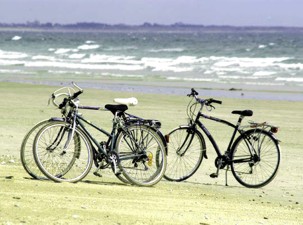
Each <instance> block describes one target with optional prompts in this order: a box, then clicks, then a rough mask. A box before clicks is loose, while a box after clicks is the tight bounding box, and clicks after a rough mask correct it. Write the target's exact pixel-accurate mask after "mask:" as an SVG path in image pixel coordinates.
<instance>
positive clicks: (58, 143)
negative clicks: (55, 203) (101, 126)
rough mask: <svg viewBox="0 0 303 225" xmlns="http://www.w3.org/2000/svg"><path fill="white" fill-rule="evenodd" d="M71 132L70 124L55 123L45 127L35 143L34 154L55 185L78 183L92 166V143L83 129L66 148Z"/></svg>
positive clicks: (45, 173)
mask: <svg viewBox="0 0 303 225" xmlns="http://www.w3.org/2000/svg"><path fill="white" fill-rule="evenodd" d="M69 131H70V126H69V123H66V122H54V123H52V124H48V125H46V126H44V127H43V128H42V129H41V130H40V131H39V133H38V134H37V135H36V138H35V141H34V146H33V154H34V158H35V161H36V163H37V165H38V167H39V169H40V170H41V171H42V172H43V174H44V175H45V176H46V177H48V178H49V179H51V180H53V181H55V182H72V183H75V182H78V181H80V180H82V179H83V178H84V177H85V176H86V175H87V174H88V173H89V171H90V169H91V167H92V164H93V155H92V150H91V146H90V141H89V139H88V138H87V137H86V135H85V134H84V133H83V132H82V130H80V129H78V128H76V129H75V133H74V136H73V140H71V141H70V142H69V145H68V146H67V148H64V145H65V144H66V143H67V137H68V134H67V133H68V132H69ZM83 147H85V149H84V148H83Z"/></svg>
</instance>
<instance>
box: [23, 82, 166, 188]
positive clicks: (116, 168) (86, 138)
mask: <svg viewBox="0 0 303 225" xmlns="http://www.w3.org/2000/svg"><path fill="white" fill-rule="evenodd" d="M74 87H76V88H77V90H76V91H75V89H70V88H67V91H63V90H64V88H61V89H59V90H57V91H56V92H54V93H53V95H52V98H51V100H52V102H53V103H54V104H55V105H56V106H57V107H58V108H59V109H60V110H61V113H62V115H63V117H62V118H51V119H50V120H48V121H47V122H41V123H40V125H37V127H39V128H40V129H39V131H38V132H34V133H36V135H35V139H34V141H33V144H32V150H33V156H34V159H35V162H36V164H37V166H38V167H39V169H40V170H41V172H42V173H43V174H44V175H45V176H46V177H47V178H49V179H51V180H54V181H56V182H62V181H67V182H77V181H80V180H81V179H83V178H84V177H85V176H86V175H87V174H88V173H89V171H90V170H91V167H92V164H93V163H94V164H95V166H96V167H97V169H96V171H95V172H94V174H95V175H97V176H99V173H98V171H99V170H100V169H105V168H108V167H109V166H111V167H112V170H113V172H114V174H115V175H116V176H117V177H118V178H119V179H120V180H121V181H123V182H127V183H131V184H136V185H139V186H152V185H154V184H156V183H158V182H159V181H160V180H161V178H162V177H163V175H164V173H165V169H166V143H165V140H164V137H163V135H162V134H161V132H160V131H159V128H160V125H161V124H160V122H159V121H157V120H145V119H142V118H139V117H137V116H134V115H131V114H128V113H126V110H127V109H128V106H127V105H131V104H136V101H137V100H136V99H134V98H131V99H118V100H116V102H120V103H122V104H107V105H105V106H104V107H99V106H80V105H79V99H78V96H79V95H80V94H82V93H83V90H82V89H81V88H80V87H78V86H77V85H76V84H74ZM60 97H61V98H62V97H63V100H62V102H61V103H60V104H59V103H57V102H58V99H59V98H60ZM79 109H83V110H84V109H86V110H98V111H100V110H101V111H110V112H111V113H112V114H113V115H114V118H113V126H112V130H111V132H107V131H105V130H104V129H102V128H100V127H97V126H96V125H94V124H93V123H91V122H90V121H88V120H86V119H85V118H84V117H83V116H82V115H81V113H80V112H79ZM41 124H42V125H44V126H42V125H41ZM85 125H89V126H90V127H92V128H94V129H95V130H96V131H97V132H101V133H102V134H104V135H105V136H107V140H105V141H101V142H100V141H98V140H96V138H94V135H93V134H92V133H91V132H89V131H88V129H87V128H86V126H85ZM41 126H42V128H41ZM25 146H26V145H25Z"/></svg>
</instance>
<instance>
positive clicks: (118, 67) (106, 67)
mask: <svg viewBox="0 0 303 225" xmlns="http://www.w3.org/2000/svg"><path fill="white" fill-rule="evenodd" d="M25 66H26V67H56V68H66V69H86V70H126V71H134V70H142V69H144V68H143V67H142V66H140V65H124V64H112V65H110V64H84V63H71V62H47V61H32V62H26V63H25Z"/></svg>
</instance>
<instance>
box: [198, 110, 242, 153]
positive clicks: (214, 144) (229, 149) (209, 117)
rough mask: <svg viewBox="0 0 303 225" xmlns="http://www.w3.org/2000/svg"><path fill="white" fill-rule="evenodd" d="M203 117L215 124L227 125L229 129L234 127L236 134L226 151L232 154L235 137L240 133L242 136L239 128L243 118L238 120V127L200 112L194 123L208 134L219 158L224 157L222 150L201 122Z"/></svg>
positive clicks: (233, 135)
mask: <svg viewBox="0 0 303 225" xmlns="http://www.w3.org/2000/svg"><path fill="white" fill-rule="evenodd" d="M201 117H203V118H205V119H208V120H212V121H215V122H218V123H222V124H225V125H227V126H229V127H232V128H234V132H233V134H232V136H231V139H230V141H229V144H228V147H227V149H226V151H225V153H226V152H230V151H231V148H232V144H233V143H234V140H235V137H236V134H237V132H239V133H240V134H242V133H243V132H242V130H239V127H240V124H241V121H242V119H243V116H240V117H239V119H238V122H237V124H236V125H234V124H232V123H230V122H228V121H226V120H223V119H219V118H216V117H212V116H208V115H206V114H204V113H201V112H200V111H199V112H198V115H197V117H196V119H195V121H194V124H198V126H199V127H200V128H201V130H202V131H203V132H204V133H205V134H206V136H207V137H208V139H209V141H210V142H211V144H212V145H213V147H214V149H215V151H216V153H217V155H218V157H222V156H223V154H222V153H221V151H220V149H219V146H218V145H217V143H216V141H215V139H214V138H213V136H212V135H211V133H210V132H209V131H208V129H207V128H206V127H205V126H204V124H203V123H202V122H201V121H200V118H201Z"/></svg>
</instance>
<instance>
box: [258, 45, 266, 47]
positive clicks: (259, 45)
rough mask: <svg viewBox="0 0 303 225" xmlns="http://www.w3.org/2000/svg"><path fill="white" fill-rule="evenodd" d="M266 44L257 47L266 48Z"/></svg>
mask: <svg viewBox="0 0 303 225" xmlns="http://www.w3.org/2000/svg"><path fill="white" fill-rule="evenodd" d="M266 47H267V45H259V46H258V48H266Z"/></svg>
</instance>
